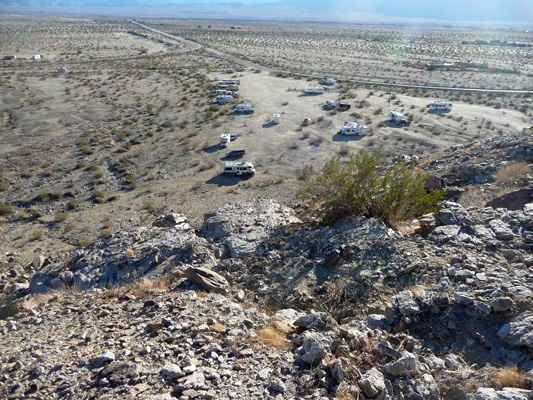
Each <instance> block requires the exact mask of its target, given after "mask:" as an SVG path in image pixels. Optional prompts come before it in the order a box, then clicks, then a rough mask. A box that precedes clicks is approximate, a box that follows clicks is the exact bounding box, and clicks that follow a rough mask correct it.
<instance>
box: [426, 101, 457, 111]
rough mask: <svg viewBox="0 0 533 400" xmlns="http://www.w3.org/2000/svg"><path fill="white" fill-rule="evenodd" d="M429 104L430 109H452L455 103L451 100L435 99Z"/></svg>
mask: <svg viewBox="0 0 533 400" xmlns="http://www.w3.org/2000/svg"><path fill="white" fill-rule="evenodd" d="M427 106H428V107H429V110H430V111H451V109H452V107H453V103H452V102H451V101H434V102H433V103H429V104H428V105H427Z"/></svg>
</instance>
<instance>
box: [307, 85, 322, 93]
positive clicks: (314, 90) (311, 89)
mask: <svg viewBox="0 0 533 400" xmlns="http://www.w3.org/2000/svg"><path fill="white" fill-rule="evenodd" d="M304 93H305V94H322V93H324V88H323V87H322V86H317V87H311V86H309V87H306V88H305V89H304Z"/></svg>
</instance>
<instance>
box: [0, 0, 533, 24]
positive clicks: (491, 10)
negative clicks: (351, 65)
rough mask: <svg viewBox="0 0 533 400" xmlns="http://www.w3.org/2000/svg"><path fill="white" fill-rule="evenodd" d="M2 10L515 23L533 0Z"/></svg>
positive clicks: (106, 0)
mask: <svg viewBox="0 0 533 400" xmlns="http://www.w3.org/2000/svg"><path fill="white" fill-rule="evenodd" d="M0 12H1V13H10V12H25V13H28V12H39V13H43V12H49V13H54V12H57V13H61V12H64V13H78V14H82V15H84V14H85V15H101V16H110V17H113V16H120V17H123V16H129V17H139V18H142V17H147V18H148V17H169V18H190V19H194V18H197V19H208V18H213V19H254V20H284V21H324V22H341V23H346V22H353V23H364V22H369V23H377V22H383V23H395V22H396V23H401V22H411V23H416V22H420V23H424V22H448V23H454V22H456V23H469V22H470V23H477V24H483V23H489V22H497V23H504V24H505V23H509V24H516V23H521V24H526V25H533V1H531V0H507V1H501V0H487V1H483V0H472V1H469V2H465V1H463V0H448V1H447V2H430V1H427V0H426V1H421V0H404V1H402V2H401V6H399V5H398V2H395V1H393V0H376V1H372V2H368V1H362V0H355V1H350V0H337V1H321V0H287V1H276V0H273V1H269V0H236V1H227V0H181V1H178V0H3V1H2V6H0Z"/></svg>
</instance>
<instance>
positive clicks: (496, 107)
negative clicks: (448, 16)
mask: <svg viewBox="0 0 533 400" xmlns="http://www.w3.org/2000/svg"><path fill="white" fill-rule="evenodd" d="M136 22H140V23H141V24H142V26H141V25H139V24H138V23H137V24H136V23H134V22H133V21H131V20H123V19H112V18H95V17H74V16H61V17H59V16H55V17H54V16H19V15H0V55H2V57H4V56H6V55H15V56H16V59H14V60H0V113H1V119H0V205H1V206H2V215H1V216H0V260H1V259H2V258H3V257H6V259H7V258H8V257H9V255H10V254H13V253H16V254H17V255H18V256H17V257H21V258H24V257H27V258H28V260H31V258H32V257H33V255H34V253H35V252H44V253H46V254H53V253H54V254H60V252H61V251H68V250H71V249H73V248H77V247H82V246H86V245H87V244H89V243H91V242H93V241H95V240H97V239H98V238H102V237H105V236H108V235H110V234H112V233H114V232H117V231H120V230H126V229H131V228H133V227H135V226H143V225H144V224H146V223H147V221H150V220H152V219H153V218H154V217H155V216H157V215H160V214H164V213H168V212H171V211H174V212H180V213H183V214H184V215H186V216H187V217H188V218H189V219H190V221H191V223H192V225H193V226H194V227H195V228H199V227H200V226H201V224H202V222H203V219H204V215H205V214H206V213H207V212H209V211H210V210H213V209H214V208H216V207H217V206H220V205H222V204H225V203H230V202H233V201H236V200H243V199H249V198H255V197H258V196H261V195H264V196H268V197H270V198H273V199H276V200H278V201H280V202H282V203H284V204H288V205H295V204H298V202H299V200H298V198H297V196H296V192H297V189H298V187H299V185H300V182H299V181H298V178H297V177H298V173H297V171H298V169H299V168H302V167H303V166H304V165H306V164H311V165H313V168H314V169H315V170H320V168H321V167H322V165H323V163H324V160H326V159H327V158H330V157H340V158H341V159H343V158H346V157H348V155H349V154H350V152H356V151H358V150H359V149H362V148H364V149H366V150H368V151H379V152H380V153H381V155H382V156H383V157H384V158H385V159H386V160H387V162H393V161H394V159H395V158H396V157H398V156H399V155H404V154H405V155H409V156H413V155H416V156H417V157H419V158H420V160H421V161H423V160H427V159H429V158H431V157H434V156H435V155H436V154H439V152H441V151H443V150H445V149H448V148H450V147H451V146H454V145H462V144H466V143H469V142H471V141H473V140H477V139H481V138H486V137H490V136H497V135H502V134H505V133H510V132H516V131H521V130H522V129H523V128H524V127H528V126H530V125H532V116H533V102H532V99H533V96H532V94H533V91H532V90H533V63H532V62H531V60H532V59H533V47H532V46H533V33H531V32H527V31H526V30H520V29H517V30H474V29H448V28H446V29H445V28H439V27H426V28H417V29H414V28H404V27H392V26H391V27H386V26H364V25H353V26H350V25H333V24H330V25H328V24H288V23H287V24H282V23H266V22H265V23H260V22H243V21H205V20H204V21H192V20H170V19H168V20H163V19H160V20H155V19H154V20H144V19H138V20H136ZM146 27H148V28H151V29H154V30H157V31H158V32H164V33H166V35H162V34H160V33H157V32H155V31H153V30H149V29H147V28H146ZM172 36H176V37H180V38H184V39H188V40H190V41H192V42H194V43H197V44H199V45H200V46H201V47H199V48H198V49H190V47H189V46H188V45H186V44H184V43H183V42H182V41H180V40H178V39H177V38H176V39H173V38H172ZM41 54H42V55H43V56H44V57H42V58H40V59H37V60H34V59H32V56H34V55H41ZM2 57H0V59H1V58H2ZM432 62H446V63H450V64H453V67H446V68H428V63H432ZM61 68H65V69H66V71H63V72H59V69H61ZM228 69H231V70H232V72H231V73H228V72H227V70H228ZM216 77H219V78H221V79H229V78H237V79H239V80H240V82H241V83H240V87H239V89H238V92H239V96H238V98H235V99H234V100H233V101H232V102H230V103H228V104H216V103H215V102H214V98H215V94H214V87H215V85H216V81H215V78H216ZM321 77H331V78H335V79H336V80H337V83H336V84H335V85H333V86H327V87H326V91H325V93H324V94H322V95H304V93H303V90H304V88H305V87H307V86H317V85H318V80H319V78H321ZM443 87H444V88H449V89H448V90H443V89H442V88H443ZM437 88H439V89H437ZM326 100H342V101H344V102H347V103H349V104H350V105H351V108H350V110H348V111H343V112H341V111H337V110H327V109H325V108H324V107H323V105H324V103H325V101H326ZM435 100H451V101H453V102H454V106H453V109H452V111H451V112H447V113H431V112H429V110H428V108H427V104H428V103H430V102H432V101H435ZM240 103H244V104H251V105H252V106H253V108H254V110H255V112H254V113H253V114H250V115H239V114H236V113H235V112H233V108H234V107H235V105H236V104H240ZM392 110H394V111H398V112H401V113H403V114H405V115H406V116H407V118H408V119H409V120H410V121H411V125H410V126H408V127H399V126H396V125H395V124H393V123H391V122H390V121H388V117H387V115H388V113H389V111H392ZM273 114H280V116H281V122H280V123H279V124H275V123H273V120H272V119H273ZM306 118H309V119H310V121H311V123H310V124H308V125H304V124H303V121H304V119H306ZM344 121H354V122H357V123H358V124H363V125H366V126H367V127H368V131H369V132H368V135H365V136H355V137H348V136H343V135H340V134H339V133H338V131H339V129H340V127H341V126H342V124H343V122H344ZM223 133H231V134H237V135H238V138H237V140H236V141H234V142H232V143H230V145H229V147H228V149H223V148H221V147H220V145H219V137H220V135H221V134H223ZM238 148H242V149H245V150H246V155H245V157H243V158H241V159H239V160H238V161H249V162H252V163H253V164H254V166H255V169H256V171H257V173H256V175H255V176H254V177H253V178H251V179H246V180H243V179H239V178H235V177H234V178H232V177H226V176H223V175H222V170H223V166H224V162H226V161H229V160H228V159H227V158H226V157H225V153H226V151H227V150H231V149H238Z"/></svg>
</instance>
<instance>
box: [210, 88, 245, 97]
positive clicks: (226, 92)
mask: <svg viewBox="0 0 533 400" xmlns="http://www.w3.org/2000/svg"><path fill="white" fill-rule="evenodd" d="M215 94H216V95H217V96H218V95H224V96H233V97H235V96H238V95H239V92H236V91H235V90H226V89H217V91H216V92H215Z"/></svg>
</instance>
